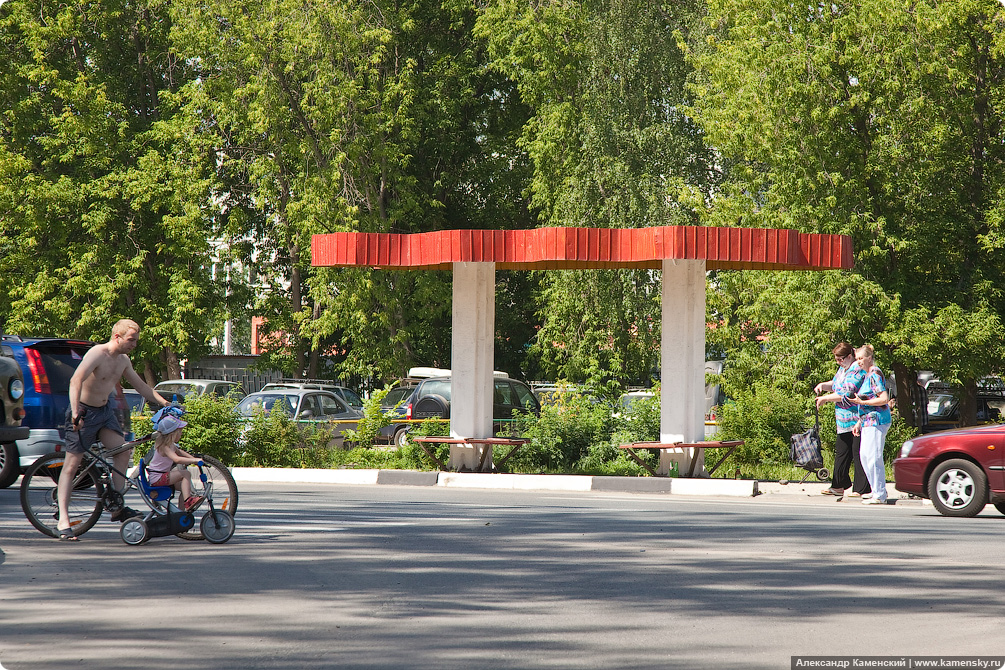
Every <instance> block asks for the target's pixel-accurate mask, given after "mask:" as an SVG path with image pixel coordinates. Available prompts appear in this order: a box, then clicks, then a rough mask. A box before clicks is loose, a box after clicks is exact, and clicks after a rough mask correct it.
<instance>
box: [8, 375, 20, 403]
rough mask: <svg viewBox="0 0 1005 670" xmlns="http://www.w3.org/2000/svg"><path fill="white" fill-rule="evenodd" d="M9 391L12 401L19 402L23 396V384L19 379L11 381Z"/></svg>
mask: <svg viewBox="0 0 1005 670" xmlns="http://www.w3.org/2000/svg"><path fill="white" fill-rule="evenodd" d="M7 390H8V391H10V397H11V398H14V400H20V399H21V396H23V395H24V382H23V381H21V380H20V379H11V380H10V386H9V388H8V389H7Z"/></svg>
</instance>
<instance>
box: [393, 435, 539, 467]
mask: <svg viewBox="0 0 1005 670" xmlns="http://www.w3.org/2000/svg"><path fill="white" fill-rule="evenodd" d="M412 441H413V442H415V443H416V444H418V445H419V446H420V447H422V450H423V451H425V452H426V454H427V455H428V456H429V457H430V458H431V459H433V462H434V463H436V465H437V466H438V467H439V468H440V470H442V471H444V472H446V471H447V470H448V468H447V465H446V463H444V462H443V461H441V460H440V459H438V458H437V457H436V454H434V453H433V451H432V449H430V448H429V447H427V446H426V445H427V444H469V445H476V444H480V445H488V446H490V447H491V446H496V445H498V446H504V447H512V449H510V450H509V451H508V452H506V455H505V456H503V457H502V459H500V460H499V462H498V463H493V465H492V469H493V470H494V471H498V470H499V468H500V467H502V465H503V464H504V463H505V462H506V461H507V460H509V457H510V456H512V455H513V454H515V453H516V452H517V451H519V450H520V447H522V446H523V445H525V444H527V443H528V442H530V440H528V439H524V438H520V437H448V436H446V435H418V436H416V437H413V438H412ZM491 451H492V450H491V449H485V450H483V451H482V456H481V458H480V459H479V461H478V472H482V471H483V470H484V468H485V457H486V456H487V455H488V454H489V453H491Z"/></svg>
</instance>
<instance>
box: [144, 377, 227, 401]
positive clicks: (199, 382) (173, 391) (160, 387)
mask: <svg viewBox="0 0 1005 670" xmlns="http://www.w3.org/2000/svg"><path fill="white" fill-rule="evenodd" d="M154 390H155V391H157V392H158V393H160V394H161V395H162V396H164V398H165V399H166V400H172V401H177V402H185V398H186V397H187V396H189V395H190V394H192V393H194V394H196V395H202V394H204V393H212V394H213V395H217V396H225V395H228V394H230V393H240V391H241V385H240V384H238V383H237V382H229V381H225V380H223V379H165V380H164V381H162V382H160V383H158V384H157V385H156V386H154ZM242 395H243V394H242Z"/></svg>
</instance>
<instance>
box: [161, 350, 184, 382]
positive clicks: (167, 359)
mask: <svg viewBox="0 0 1005 670" xmlns="http://www.w3.org/2000/svg"><path fill="white" fill-rule="evenodd" d="M164 363H165V364H166V366H167V378H168V379H181V363H179V362H178V352H177V351H175V350H174V349H172V348H171V347H165V348H164Z"/></svg>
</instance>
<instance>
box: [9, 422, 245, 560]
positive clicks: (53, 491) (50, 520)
mask: <svg viewBox="0 0 1005 670" xmlns="http://www.w3.org/2000/svg"><path fill="white" fill-rule="evenodd" d="M153 439H154V434H153V433H151V434H149V435H146V436H144V437H141V438H138V439H136V440H132V441H130V442H125V443H124V444H122V445H121V446H119V447H116V448H115V449H105V448H104V445H102V444H101V443H100V442H98V443H96V444H94V445H92V446H91V447H90V448H89V449H88V450H87V451H86V452H85V453H84V458H83V460H82V461H81V464H80V467H79V468H78V470H77V474H76V476H75V477H74V478H73V484H72V485H73V489H72V491H71V494H70V503H69V506H68V510H67V511H68V513H69V520H70V527H71V528H73V530H74V535H76V536H78V537H79V536H80V535H83V534H84V533H86V532H87V531H88V530H90V529H91V528H93V527H94V525H95V524H96V523H97V522H98V519H100V518H101V513H102V512H103V511H106V510H107V511H109V512H112V513H114V512H116V511H118V510H120V509H122V508H123V507H124V506H125V496H124V494H125V493H126V492H128V491H130V490H136V491H137V492H138V493H139V494H140V496H141V497H142V498H143V501H144V502H145V503H146V504H147V506H148V507H150V509H151V512H150V514H149V515H148V516H147V517H146V519H142V521H144V522H145V523H146V522H149V521H153V520H154V518H155V517H157V518H161V517H163V518H164V519H161V521H163V520H165V519H166V520H167V521H180V523H181V524H182V525H181V526H179V525H178V524H174V525H169V530H170V531H171V532H161V531H163V530H165V527H164V525H163V523H160V522H158V524H157V526H156V528H155V529H154V531H153V533H152V534H151V533H145V537H143V538H142V539H141V540H140V541H139V542H133V541H130V539H127V535H128V536H129V537H130V538H131V539H135V538H136V537H137V536H138V534H137V532H136V531H137V527H136V524H135V523H134V524H131V526H130V528H127V527H126V524H127V523H129V522H130V521H134V520H140V519H141V518H140V517H133V518H132V519H126V520H125V521H124V522H123V524H122V526H123V527H122V529H121V530H122V531H123V532H122V539H123V541H124V542H126V543H127V544H139V543H141V542H145V541H146V540H147V539H149V538H150V537H151V536H154V537H156V536H158V534H163V535H167V534H173V535H176V536H177V537H180V538H182V539H185V540H201V539H206V540H207V541H210V542H216V543H219V542H226V541H227V540H229V539H230V537H231V536H232V535H233V530H234V522H233V516H234V514H236V512H237V501H238V493H237V483H236V482H235V481H234V477H233V476H232V475H231V474H230V471H229V470H228V469H227V467H226V466H225V465H224V464H223V463H221V462H220V461H219V460H217V459H216V458H213V457H212V456H207V455H205V454H199V455H198V458H200V459H201V462H202V464H201V465H199V466H197V467H198V468H199V477H198V478H195V477H193V478H192V490H193V494H195V495H201V496H204V497H205V498H206V500H207V501H208V506H209V508H210V512H209V513H208V514H207V515H206V516H205V517H204V518H203V520H202V523H201V524H200V525H199V526H198V527H196V526H195V524H194V518H193V517H191V515H189V518H188V519H176V518H175V517H173V516H170V515H177V514H179V511H180V510H179V508H178V507H177V506H175V505H174V504H173V502H172V501H171V498H170V497H167V498H165V497H164V496H165V492H167V491H170V489H169V488H166V487H150V486H149V485H148V484H147V483H146V481H145V472H144V471H143V466H142V463H143V461H142V459H141V461H140V462H141V466H140V467H139V469H138V470H137V475H136V476H134V477H130V476H128V475H127V474H126V473H124V472H121V471H119V470H118V469H116V467H115V466H114V465H113V464H112V463H111V458H113V457H114V456H116V455H117V454H120V453H122V452H124V451H127V450H129V449H132V448H133V447H135V446H137V445H140V444H144V443H147V442H151V441H152V440H153ZM193 456H196V454H193ZM65 458H66V454H65V453H63V452H58V451H57V452H52V453H49V454H46V455H45V456H42V457H40V458H39V459H38V460H36V461H35V462H34V463H32V464H31V466H29V467H28V470H27V471H26V472H25V473H24V476H23V477H22V479H21V509H22V510H24V514H25V516H26V517H27V518H28V521H30V522H31V524H32V525H33V526H34V527H35V528H37V529H38V530H39V531H41V532H42V533H43V534H45V535H48V536H49V537H57V536H58V535H59V531H58V529H57V527H56V523H57V521H58V519H59V507H58V504H57V498H56V496H57V489H58V483H59V475H60V473H61V472H62V470H63V463H64V462H65ZM113 473H114V474H118V475H121V476H122V477H123V478H124V479H125V489H124V491H121V492H120V491H118V490H116V489H115V487H114V486H112V474H113ZM155 490H156V493H155V494H153V495H152V493H151V492H152V491H155ZM220 493H222V494H223V496H222V499H221V496H220ZM171 494H173V491H172V492H171V493H170V494H168V495H169V496H170V495H171ZM214 495H216V498H217V500H220V505H219V507H218V508H217V507H216V506H214V503H213V497H214ZM218 512H220V513H222V515H226V517H229V519H228V518H223V516H222V515H218V514H217V513H218ZM207 519H209V521H208V522H207ZM185 524H187V525H185ZM207 526H209V528H208V533H207ZM127 531H129V532H128V533H127Z"/></svg>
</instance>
